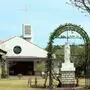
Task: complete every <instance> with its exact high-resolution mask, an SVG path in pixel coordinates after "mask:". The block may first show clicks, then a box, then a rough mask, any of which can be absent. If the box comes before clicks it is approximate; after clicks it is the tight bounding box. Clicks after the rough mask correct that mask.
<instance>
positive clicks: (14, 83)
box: [0, 77, 83, 90]
mask: <svg viewBox="0 0 90 90" xmlns="http://www.w3.org/2000/svg"><path fill="white" fill-rule="evenodd" d="M31 78H33V79H34V77H31ZM39 80H41V79H39ZM27 82H28V77H25V78H22V79H21V80H19V79H18V78H17V77H16V78H9V79H1V80H0V90H48V89H43V88H42V89H40V88H36V89H35V88H30V87H28V86H27ZM82 82H83V79H82V80H80V82H79V83H82ZM39 83H40V84H42V83H43V80H42V81H39ZM55 90H56V89H55ZM59 90H64V89H59ZM80 90H81V89H80Z"/></svg>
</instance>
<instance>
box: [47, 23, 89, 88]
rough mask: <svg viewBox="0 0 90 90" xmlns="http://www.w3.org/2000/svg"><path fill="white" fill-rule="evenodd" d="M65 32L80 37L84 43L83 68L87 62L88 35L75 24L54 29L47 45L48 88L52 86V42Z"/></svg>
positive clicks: (67, 24)
mask: <svg viewBox="0 0 90 90" xmlns="http://www.w3.org/2000/svg"><path fill="white" fill-rule="evenodd" d="M65 31H75V32H77V33H78V34H80V35H81V37H82V38H83V40H84V43H85V60H86V63H85V66H86V65H87V61H88V60H89V43H90V39H89V36H88V34H87V33H86V32H85V30H84V29H83V28H82V27H81V26H80V25H76V24H71V23H66V24H64V25H60V26H59V27H58V28H57V29H55V31H54V32H53V33H51V35H50V37H49V43H48V60H47V61H48V63H47V66H48V67H49V68H48V69H47V71H48V72H49V86H50V87H52V85H53V80H52V74H53V73H52V69H53V65H52V60H53V50H52V49H53V42H54V39H56V38H58V37H59V36H60V35H61V34H62V33H63V32H65Z"/></svg>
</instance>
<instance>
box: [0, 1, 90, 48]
mask: <svg viewBox="0 0 90 90" xmlns="http://www.w3.org/2000/svg"><path fill="white" fill-rule="evenodd" d="M66 2H69V0H1V1H0V40H6V39H9V38H11V37H14V36H21V35H22V24H27V23H28V24H31V27H32V36H33V37H32V38H33V43H34V44H36V45H38V46H40V47H42V48H45V47H46V46H47V43H48V38H49V36H50V33H52V32H53V31H54V30H55V29H56V28H57V27H58V26H59V25H61V24H62V25H63V24H65V23H72V24H77V25H81V27H83V28H84V30H85V31H86V32H87V33H88V35H90V25H89V24H90V16H89V15H88V14H87V13H81V11H80V10H78V9H77V8H76V7H74V6H72V5H69V4H66ZM25 7H27V11H25ZM85 14H86V15H87V16H85ZM60 43H61V42H60Z"/></svg>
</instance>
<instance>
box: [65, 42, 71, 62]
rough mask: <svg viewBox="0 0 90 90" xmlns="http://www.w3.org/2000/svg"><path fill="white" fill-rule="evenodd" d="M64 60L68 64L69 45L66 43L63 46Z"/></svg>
mask: <svg viewBox="0 0 90 90" xmlns="http://www.w3.org/2000/svg"><path fill="white" fill-rule="evenodd" d="M64 60H65V62H70V45H69V43H68V42H67V43H66V44H65V46H64Z"/></svg>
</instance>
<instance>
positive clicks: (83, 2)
mask: <svg viewBox="0 0 90 90" xmlns="http://www.w3.org/2000/svg"><path fill="white" fill-rule="evenodd" d="M70 2H71V3H72V4H73V5H75V6H76V7H78V8H79V9H81V10H83V11H85V12H87V13H89V14H90V0H70Z"/></svg>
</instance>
